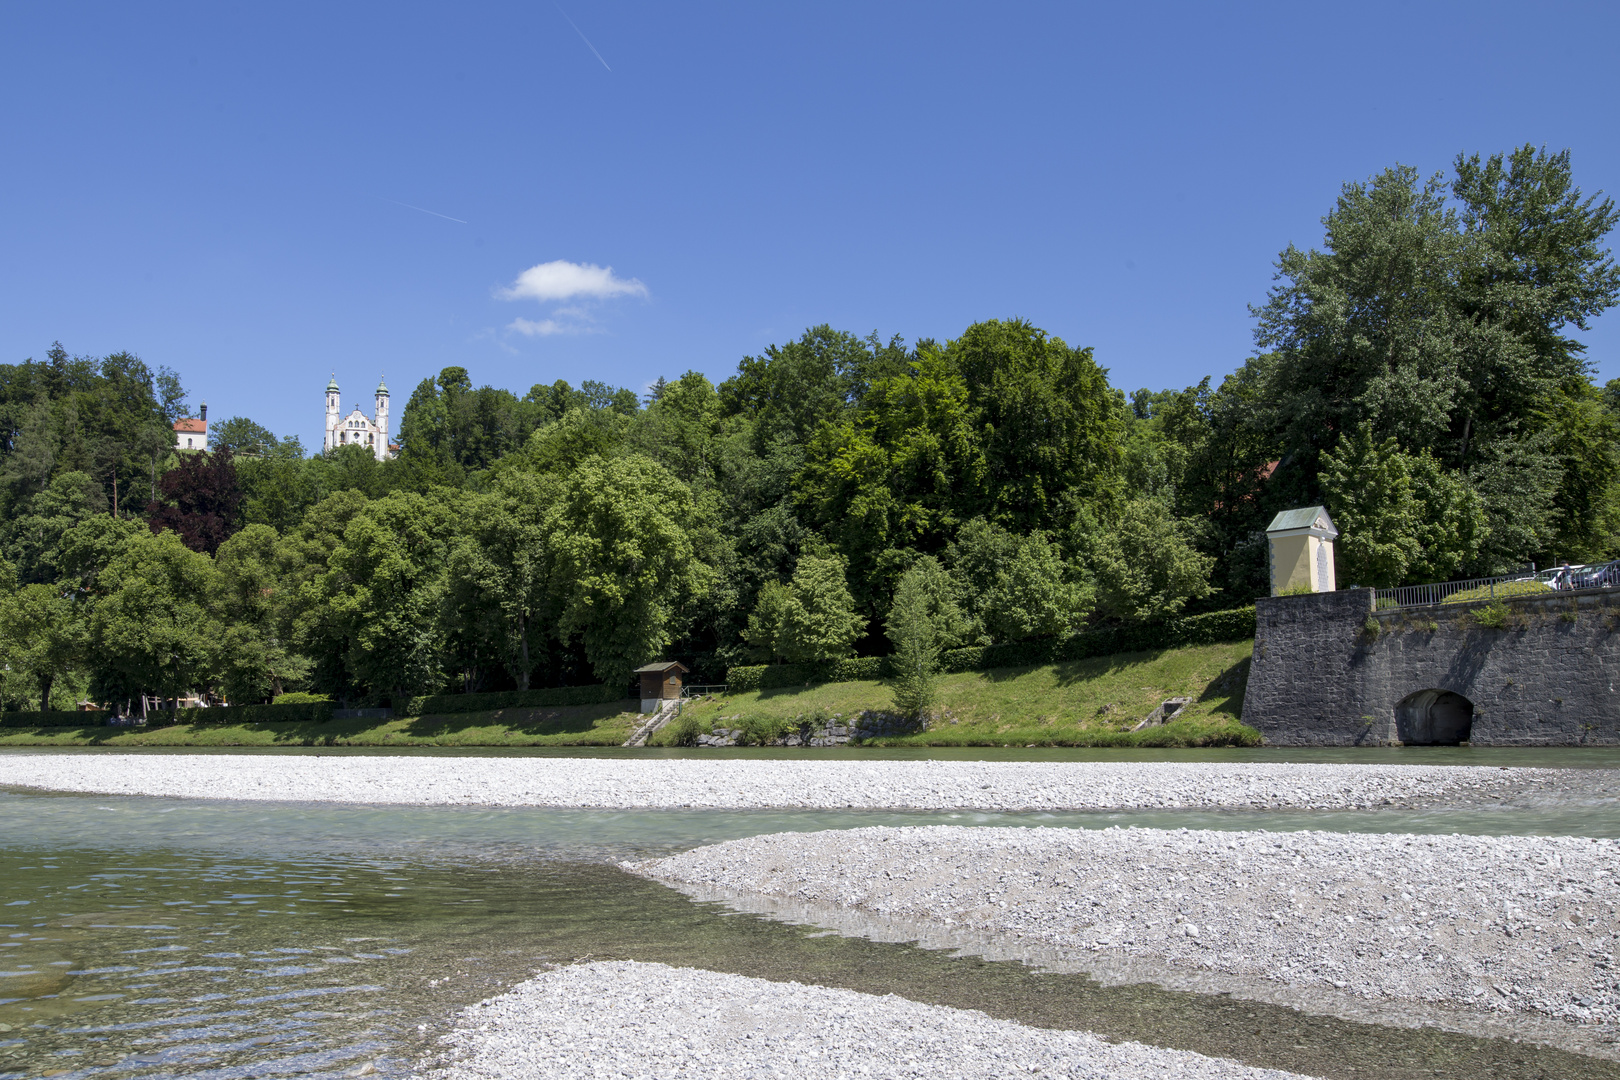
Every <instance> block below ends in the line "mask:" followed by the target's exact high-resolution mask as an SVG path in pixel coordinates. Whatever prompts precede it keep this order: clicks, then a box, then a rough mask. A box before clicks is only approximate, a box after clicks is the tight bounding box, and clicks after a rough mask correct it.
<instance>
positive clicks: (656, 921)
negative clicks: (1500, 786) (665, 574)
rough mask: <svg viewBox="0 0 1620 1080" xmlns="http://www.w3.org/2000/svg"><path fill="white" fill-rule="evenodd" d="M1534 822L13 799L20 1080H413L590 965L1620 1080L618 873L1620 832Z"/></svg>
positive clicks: (9, 890) (1536, 1055)
mask: <svg viewBox="0 0 1620 1080" xmlns="http://www.w3.org/2000/svg"><path fill="white" fill-rule="evenodd" d="M1588 810H1589V808H1588ZM1528 813H1529V812H1524V811H1519V812H1515V811H1490V812H1481V814H1483V815H1484V816H1481V815H1480V814H1476V815H1473V816H1471V817H1470V818H1469V819H1468V821H1467V822H1464V821H1462V820H1459V815H1457V814H1455V813H1452V814H1450V815H1447V814H1444V813H1440V812H1417V811H1409V812H1396V811H1381V812H1378V813H1373V814H1361V815H1353V814H1342V815H1312V814H1286V815H1282V814H1257V813H1244V814H1136V815H1125V814H1029V815H1020V814H873V813H783V812H768V813H757V812H756V813H724V812H708V811H673V812H670V811H665V812H655V811H640V812H613V811H556V810H538V809H507V810H492V809H477V808H411V807H361V806H342V805H317V804H271V805H265V804H243V803H229V802H207V801H188V800H169V799H142V798H109V797H106V796H83V795H45V794H38V793H26V792H19V791H10V792H5V791H0V821H4V822H5V830H4V833H3V835H0V924H3V925H0V1024H3V1025H4V1026H5V1030H0V1078H5V1080H10V1078H13V1077H17V1078H21V1077H24V1076H27V1077H34V1076H43V1075H51V1074H55V1075H60V1076H63V1077H71V1078H77V1077H166V1076H194V1077H210V1078H212V1077H219V1078H238V1077H239V1078H243V1080H246V1078H249V1077H291V1076H300V1077H337V1076H345V1075H351V1074H354V1073H355V1072H356V1071H357V1070H359V1069H361V1068H363V1067H365V1066H367V1065H369V1066H371V1067H373V1068H375V1069H376V1070H377V1071H378V1074H379V1075H381V1076H384V1077H391V1076H397V1075H406V1074H407V1073H408V1072H409V1071H410V1067H411V1065H412V1063H413V1062H415V1061H417V1060H419V1059H420V1057H421V1055H423V1054H426V1053H429V1052H431V1050H432V1049H433V1046H434V1042H433V1040H434V1039H435V1038H436V1037H437V1035H439V1034H440V1033H441V1032H442V1031H444V1030H445V1028H446V1027H447V1025H448V1022H449V1020H450V1018H451V1016H452V1015H453V1013H454V1011H455V1010H456V1009H458V1008H460V1007H461V1006H464V1005H466V1004H469V1003H471V1002H473V1001H477V1000H480V999H482V998H485V997H488V996H490V995H492V994H495V993H499V992H500V991H501V990H503V989H505V988H506V987H508V986H510V985H512V984H513V983H515V982H517V981H520V980H521V979H523V978H526V977H528V976H529V975H530V974H531V973H532V972H533V971H534V970H535V969H536V968H538V967H540V966H542V965H544V964H550V963H567V962H571V961H574V960H577V959H582V958H591V959H638V960H648V961H660V962H665V963H671V964H679V965H693V966H700V967H706V968H710V969H712V970H718V971H731V972H736V973H738V974H744V975H753V976H758V977H763V978H772V979H797V980H800V981H805V982H816V983H822V984H825V985H831V986H844V987H849V988H851V989H856V990H862V991H867V992H871V993H880V994H881V993H890V992H893V993H897V994H901V995H903V996H906V997H909V998H913V999H916V1000H921V1001H930V1002H935V1003H938V1004H944V1005H952V1006H957V1007H964V1008H978V1009H983V1010H984V1011H986V1012H988V1013H990V1014H992V1015H995V1016H1003V1017H1008V1018H1010V1019H1016V1020H1020V1021H1023V1022H1025V1023H1031V1024H1037V1025H1042V1026H1052V1027H1065V1028H1081V1029H1088V1030H1094V1031H1099V1032H1102V1033H1104V1034H1106V1035H1109V1036H1112V1037H1116V1038H1129V1039H1140V1040H1143V1041H1147V1042H1153V1043H1158V1044H1160V1045H1169V1046H1179V1047H1184V1048H1187V1049H1193V1050H1198V1051H1201V1052H1204V1053H1212V1054H1222V1055H1228V1056H1233V1057H1237V1058H1240V1059H1242V1060H1245V1061H1249V1062H1252V1063H1254V1064H1260V1065H1267V1066H1271V1067H1276V1068H1286V1069H1293V1070H1297V1071H1300V1072H1305V1073H1314V1074H1316V1075H1325V1076H1333V1077H1347V1078H1348V1077H1380V1078H1389V1080H1396V1078H1400V1080H1405V1078H1408V1077H1413V1078H1415V1077H1419V1076H1422V1077H1433V1076H1456V1077H1467V1078H1469V1080H1497V1078H1500V1080H1508V1078H1517V1077H1548V1078H1552V1077H1571V1078H1585V1077H1616V1076H1620V1066H1616V1065H1614V1064H1613V1063H1609V1062H1603V1061H1598V1060H1594V1059H1591V1058H1586V1057H1581V1056H1578V1055H1573V1054H1567V1053H1562V1052H1558V1051H1551V1050H1545V1049H1539V1048H1535V1047H1531V1046H1527V1045H1524V1044H1520V1043H1514V1042H1511V1041H1509V1040H1500V1039H1499V1040H1490V1039H1475V1038H1469V1037H1466V1036H1459V1035H1450V1034H1444V1033H1439V1032H1435V1031H1432V1030H1426V1031H1411V1030H1405V1029H1391V1028H1379V1027H1372V1026H1370V1025H1363V1024H1354V1023H1349V1022H1346V1021H1340V1020H1334V1019H1330V1018H1323V1017H1318V1016H1310V1015H1307V1014H1303V1013H1299V1012H1295V1011H1294V1010H1290V1009H1285V1008H1277V1007H1272V1006H1264V1005H1257V1004H1255V1003H1252V1002H1246V1001H1239V1000H1233V999H1230V998H1226V997H1219V996H1216V997H1210V996H1202V995H1196V994H1189V993H1179V992H1172V991H1166V990H1162V989H1157V988H1155V987H1151V986H1129V987H1115V988H1103V987H1100V986H1098V985H1097V984H1096V983H1094V982H1092V981H1091V980H1089V979H1086V978H1083V977H1080V976H1071V975H1051V974H1041V973H1039V972H1037V971H1034V970H1032V969H1029V968H1026V967H1023V966H1021V965H1018V964H1011V963H993V962H986V961H983V960H977V959H973V958H960V959H953V958H951V957H950V956H948V955H946V954H942V953H938V952H931V951H928V950H923V949H918V948H915V947H911V946H906V945H898V944H889V943H879V942H872V941H865V940H860V939H847V938H842V937H837V936H821V935H819V934H817V933H816V932H815V931H813V930H809V929H807V928H804V927H798V926H792V925H787V924H783V923H779V922H774V921H771V920H768V919H763V918H756V917H754V916H750V915H740V914H736V913H733V912H729V911H727V910H725V909H723V908H720V907H718V906H716V905H706V904H696V903H693V902H691V901H689V900H687V899H686V898H685V897H683V896H681V895H680V894H678V893H676V892H674V891H673V890H670V889H668V888H665V887H664V886H661V885H658V884H656V883H653V882H649V881H646V880H644V879H641V878H637V877H634V876H632V875H628V874H626V873H624V872H623V871H621V870H620V869H618V868H617V866H616V865H614V863H615V861H616V860H618V859H624V858H641V857H648V856H652V855H657V854H662V853H666V852H672V851H677V850H683V849H685V848H689V847H692V846H696V845H698V844H702V843H710V842H714V841H717V840H722V839H727V838H731V837H736V836H743V835H751V834H755V833H761V832H775V831H781V830H783V829H821V828H839V827H849V826H852V825H867V824H900V823H910V824H924V823H928V824H932V823H952V824H999V825H1005V824H1029V825H1065V826H1077V825H1078V826H1083V827H1085V826H1090V827H1096V826H1107V825H1115V824H1120V825H1129V824H1137V825H1155V826H1181V825H1187V826H1191V827H1217V828H1220V827H1257V826H1258V827H1269V828H1300V827H1307V826H1316V827H1333V828H1371V829H1377V830H1414V829H1416V830H1422V831H1446V832H1450V831H1461V830H1460V829H1459V828H1458V826H1459V825H1463V824H1469V823H1471V824H1472V825H1473V826H1475V828H1471V829H1469V830H1468V831H1476V829H1483V831H1518V832H1523V831H1530V830H1528V829H1527V828H1526V825H1527V824H1528V825H1531V826H1534V828H1535V829H1537V830H1542V831H1571V828H1570V827H1571V826H1574V825H1577V824H1580V821H1579V820H1576V819H1577V818H1581V819H1584V820H1585V822H1586V826H1587V831H1588V832H1589V833H1590V834H1594V835H1620V833H1617V832H1616V830H1615V828H1614V825H1615V822H1614V821H1613V820H1612V819H1606V820H1607V824H1603V825H1601V826H1594V825H1593V824H1592V815H1591V814H1590V813H1589V812H1585V811H1583V812H1580V813H1571V812H1567V811H1556V810H1555V811H1536V812H1535V815H1532V816H1533V817H1534V820H1533V821H1532V820H1530V819H1529V818H1527V817H1526V816H1525V815H1526V814H1528ZM1515 814H1517V815H1518V816H1517V817H1515ZM1536 815H1539V816H1536ZM1561 815H1562V816H1561ZM1498 826H1501V827H1502V828H1498ZM1510 826H1511V829H1509V828H1508V827H1510ZM1594 830H1595V831H1594Z"/></svg>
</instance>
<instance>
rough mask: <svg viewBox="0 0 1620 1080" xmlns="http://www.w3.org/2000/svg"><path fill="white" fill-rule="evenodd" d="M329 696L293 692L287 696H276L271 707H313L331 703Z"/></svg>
mask: <svg viewBox="0 0 1620 1080" xmlns="http://www.w3.org/2000/svg"><path fill="white" fill-rule="evenodd" d="M331 700H332V695H331V694H306V693H304V692H303V691H301V690H295V691H293V692H292V693H289V694H277V695H276V697H275V700H274V701H272V702H271V704H272V705H315V704H318V703H320V702H323V701H331Z"/></svg>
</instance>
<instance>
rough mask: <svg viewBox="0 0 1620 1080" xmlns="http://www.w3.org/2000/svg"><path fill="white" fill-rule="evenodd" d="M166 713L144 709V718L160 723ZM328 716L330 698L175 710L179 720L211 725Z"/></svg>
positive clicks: (313, 720)
mask: <svg viewBox="0 0 1620 1080" xmlns="http://www.w3.org/2000/svg"><path fill="white" fill-rule="evenodd" d="M167 716H168V713H167V710H161V709H160V710H158V711H157V712H153V713H147V722H148V723H162V722H164V720H165V719H166V718H167ZM330 719H332V703H331V702H330V701H310V702H304V703H296V704H276V705H220V706H216V707H214V708H212V709H180V710H179V711H178V712H176V713H175V720H176V722H178V723H182V724H194V725H200V724H207V725H210V726H215V725H218V726H223V725H226V724H265V723H294V724H296V723H305V724H324V723H325V722H326V721H328V720H330Z"/></svg>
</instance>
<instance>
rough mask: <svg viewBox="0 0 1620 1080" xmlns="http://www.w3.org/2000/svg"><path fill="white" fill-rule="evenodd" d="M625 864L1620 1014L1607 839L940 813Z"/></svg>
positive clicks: (984, 925)
mask: <svg viewBox="0 0 1620 1080" xmlns="http://www.w3.org/2000/svg"><path fill="white" fill-rule="evenodd" d="M630 868H631V869H634V870H636V871H638V872H640V873H643V874H646V875H648V876H650V877H653V878H657V879H660V880H663V881H667V882H671V883H676V884H682V885H686V886H696V887H700V888H702V887H718V888H720V889H724V890H733V891H738V892H742V893H747V894H755V895H763V896H770V897H779V898H783V899H785V900H790V901H797V902H805V903H808V904H811V905H821V906H839V907H841V908H844V909H852V910H856V911H859V912H863V913H865V914H867V915H870V916H875V917H880V918H884V919H888V920H900V921H903V922H905V923H907V924H910V925H914V926H916V925H924V926H931V927H934V928H941V927H944V928H950V929H951V930H952V932H968V933H971V934H975V935H978V936H979V937H980V938H981V939H984V938H989V939H994V940H997V941H1008V942H1011V941H1016V942H1019V943H1022V944H1023V945H1026V946H1035V947H1036V949H1035V950H1034V951H1037V952H1039V951H1041V949H1042V948H1044V947H1056V948H1057V949H1059V950H1060V952H1061V953H1062V954H1063V955H1068V956H1077V955H1081V954H1084V953H1086V952H1090V953H1093V954H1112V955H1113V956H1115V957H1124V958H1143V959H1148V960H1152V961H1155V962H1159V963H1162V964H1166V965H1168V966H1170V967H1171V968H1173V969H1178V970H1185V969H1191V970H1197V971H1203V972H1215V973H1221V974H1223V975H1232V976H1243V977H1253V978H1259V979H1262V980H1272V981H1275V982H1280V983H1283V984H1286V985H1287V986H1290V987H1295V988H1304V989H1305V991H1306V992H1307V993H1311V992H1317V993H1321V992H1326V993H1328V994H1333V993H1334V992H1336V991H1337V992H1343V993H1347V994H1351V995H1355V996H1356V997H1358V998H1362V999H1371V1000H1374V1001H1382V1002H1398V1001H1407V1002H1412V1003H1414V1004H1417V1003H1424V1004H1429V1005H1432V1004H1439V1005H1442V1006H1446V1007H1461V1008H1462V1009H1464V1010H1466V1011H1469V1012H1472V1013H1475V1014H1476V1015H1478V1014H1490V1013H1518V1014H1537V1015H1540V1016H1543V1017H1547V1018H1556V1019H1557V1020H1559V1021H1563V1022H1565V1023H1568V1022H1571V1021H1573V1022H1575V1023H1577V1024H1580V1025H1590V1024H1603V1025H1612V1024H1615V1023H1616V1022H1617V1021H1620V982H1617V981H1616V980H1617V979H1620V971H1617V970H1616V969H1615V966H1614V950H1615V938H1616V936H1620V935H1617V926H1616V912H1617V907H1620V884H1617V881H1616V878H1617V875H1620V841H1615V840H1594V839H1583V838H1574V837H1520V836H1497V837H1490V836H1456V835H1453V836H1410V835H1400V834H1397V835H1387V834H1385V835H1370V834H1359V833H1348V834H1347V833H1326V832H1287V833H1276V832H1213V831H1201V830H1186V829H1181V830H1163V829H1119V828H1113V829H1104V830H1082V829H1048V828H1038V829H1018V828H960V827H956V826H935V827H924V828H898V829H896V828H865V829H850V830H839V831H829V832H815V833H777V834H771V835H767V836H757V837H753V838H750V839H746V840H734V841H730V842H728V843H723V844H715V845H712V846H709V847H702V848H697V849H696V850H693V851H689V852H685V853H683V854H680V855H675V856H672V857H670V858H665V859H658V860H652V861H649V862H645V863H639V864H634V865H631V866H630ZM1016 951H1017V950H1016V948H1015V949H1014V952H1015V953H1016Z"/></svg>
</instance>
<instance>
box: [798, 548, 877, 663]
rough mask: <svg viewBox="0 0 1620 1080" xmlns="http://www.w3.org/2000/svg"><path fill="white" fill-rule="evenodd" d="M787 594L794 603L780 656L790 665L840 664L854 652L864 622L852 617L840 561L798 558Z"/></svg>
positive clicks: (842, 566) (842, 561)
mask: <svg viewBox="0 0 1620 1080" xmlns="http://www.w3.org/2000/svg"><path fill="white" fill-rule="evenodd" d="M788 592H789V593H790V594H791V596H792V599H793V603H792V605H791V607H790V608H789V610H788V625H787V634H786V637H787V644H786V648H785V649H784V651H783V655H784V656H785V657H786V659H787V660H788V661H789V662H792V663H809V662H813V661H817V660H841V659H843V658H844V657H846V656H848V655H849V654H850V653H851V652H852V651H853V650H854V646H855V642H856V641H857V640H858V639H859V638H860V636H861V634H862V633H863V632H864V631H865V629H866V620H865V619H863V618H861V617H860V616H859V615H857V614H856V613H855V600H854V598H853V597H851V596H850V594H849V586H848V584H847V583H846V581H845V580H844V560H843V559H840V558H836V557H819V556H815V555H804V556H801V557H800V559H799V565H798V567H797V568H796V569H795V570H794V571H793V581H792V582H791V583H790V584H789V585H788Z"/></svg>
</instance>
